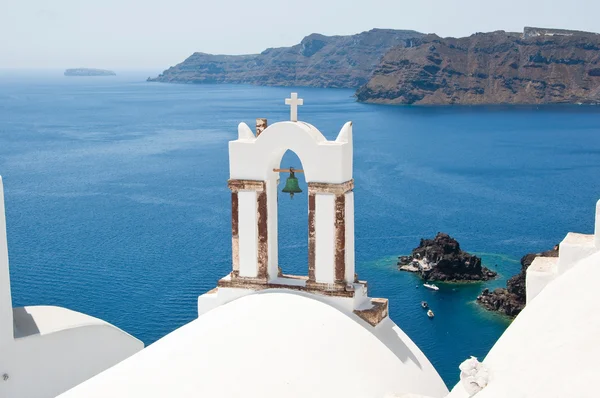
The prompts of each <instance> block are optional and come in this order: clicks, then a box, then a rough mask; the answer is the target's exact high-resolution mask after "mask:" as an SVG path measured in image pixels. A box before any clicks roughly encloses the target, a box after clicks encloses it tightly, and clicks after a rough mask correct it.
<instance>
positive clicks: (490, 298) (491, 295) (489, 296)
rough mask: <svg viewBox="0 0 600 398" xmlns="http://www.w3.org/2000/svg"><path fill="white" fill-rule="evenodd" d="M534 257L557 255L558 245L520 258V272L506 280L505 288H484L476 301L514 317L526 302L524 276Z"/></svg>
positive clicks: (485, 306)
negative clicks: (492, 289) (491, 289)
mask: <svg viewBox="0 0 600 398" xmlns="http://www.w3.org/2000/svg"><path fill="white" fill-rule="evenodd" d="M536 257H558V246H555V247H554V249H552V250H548V251H545V252H543V253H529V254H526V255H525V256H523V258H521V272H519V273H518V274H517V275H515V276H513V277H512V278H510V279H509V280H508V281H507V282H506V289H502V288H498V289H495V290H494V291H493V292H490V291H489V289H485V290H484V291H483V292H482V293H481V295H479V296H478V297H477V301H478V302H479V304H481V305H482V306H483V307H484V308H486V309H488V310H490V311H498V312H500V313H503V314H505V315H508V316H510V317H515V316H517V315H518V314H519V312H521V310H523V308H524V307H525V302H526V289H525V276H526V274H527V268H529V266H530V265H531V263H532V262H533V260H534V259H535V258H536Z"/></svg>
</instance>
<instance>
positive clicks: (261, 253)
mask: <svg viewBox="0 0 600 398" xmlns="http://www.w3.org/2000/svg"><path fill="white" fill-rule="evenodd" d="M256 201H257V207H258V217H257V220H258V221H257V222H258V242H257V244H258V248H257V253H258V254H257V255H258V259H257V263H258V274H257V276H258V278H259V279H267V277H268V272H267V267H268V265H269V239H268V237H269V229H268V227H267V193H266V192H265V191H263V192H259V193H258V194H257V196H256Z"/></svg>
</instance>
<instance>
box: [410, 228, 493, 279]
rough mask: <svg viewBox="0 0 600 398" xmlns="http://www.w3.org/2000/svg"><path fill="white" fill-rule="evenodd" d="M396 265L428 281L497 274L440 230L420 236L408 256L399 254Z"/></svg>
mask: <svg viewBox="0 0 600 398" xmlns="http://www.w3.org/2000/svg"><path fill="white" fill-rule="evenodd" d="M398 268H399V269H400V270H401V271H408V272H416V273H418V274H419V275H420V276H421V278H423V279H424V280H432V281H448V282H466V281H487V280H490V279H494V278H495V277H496V275H497V274H496V272H494V271H492V270H490V269H488V268H486V267H484V266H482V265H481V258H479V257H477V256H474V255H472V254H469V253H467V252H464V251H462V250H461V249H460V244H459V243H458V241H456V239H454V238H452V237H451V236H450V235H448V234H445V233H443V232H438V233H437V235H436V236H435V238H433V239H421V242H420V243H419V246H418V247H416V248H414V249H413V251H412V254H411V255H410V256H400V257H399V259H398Z"/></svg>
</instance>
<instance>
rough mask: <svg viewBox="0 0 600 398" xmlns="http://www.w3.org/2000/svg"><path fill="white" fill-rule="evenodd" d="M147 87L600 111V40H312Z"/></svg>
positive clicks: (172, 75)
mask: <svg viewBox="0 0 600 398" xmlns="http://www.w3.org/2000/svg"><path fill="white" fill-rule="evenodd" d="M148 81H152V82H163V83H195V84H202V83H233V84H254V85H261V86H306V87H339V88H354V89H357V91H356V98H357V100H358V101H361V102H372V103H382V104H418V105H420V104H423V105H441V104H443V105H449V104H468V105H476V104H555V103H573V104H600V35H598V34H596V33H590V32H581V31H573V30H561V29H544V28H531V27H526V28H524V31H523V32H522V33H517V32H504V31H496V32H490V33H476V34H474V35H471V36H469V37H463V38H458V39H457V38H441V37H439V36H437V35H434V34H423V33H419V32H416V31H412V30H392V29H373V30H370V31H368V32H363V33H359V34H356V35H351V36H324V35H320V34H316V33H315V34H311V35H309V36H307V37H305V38H304V39H303V40H302V41H301V42H300V43H299V44H297V45H295V46H292V47H281V48H269V49H267V50H265V51H263V52H262V53H260V54H251V55H211V54H205V53H200V52H197V53H194V54H192V55H191V56H190V57H189V58H187V59H186V60H185V61H183V62H182V63H180V64H178V65H175V66H173V67H170V68H169V69H167V70H165V71H164V72H163V73H161V74H160V75H159V76H157V77H155V78H148Z"/></svg>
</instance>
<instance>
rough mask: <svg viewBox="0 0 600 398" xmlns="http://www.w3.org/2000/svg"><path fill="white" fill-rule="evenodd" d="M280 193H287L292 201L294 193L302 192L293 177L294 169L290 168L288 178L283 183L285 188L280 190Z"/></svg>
mask: <svg viewBox="0 0 600 398" xmlns="http://www.w3.org/2000/svg"><path fill="white" fill-rule="evenodd" d="M281 192H285V193H289V194H290V198H292V199H294V194H295V193H301V192H302V190H301V189H300V186H299V185H298V179H297V178H296V176H295V175H294V169H293V168H291V167H290V176H289V177H288V178H287V180H286V181H285V187H284V188H283V189H282V190H281Z"/></svg>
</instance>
